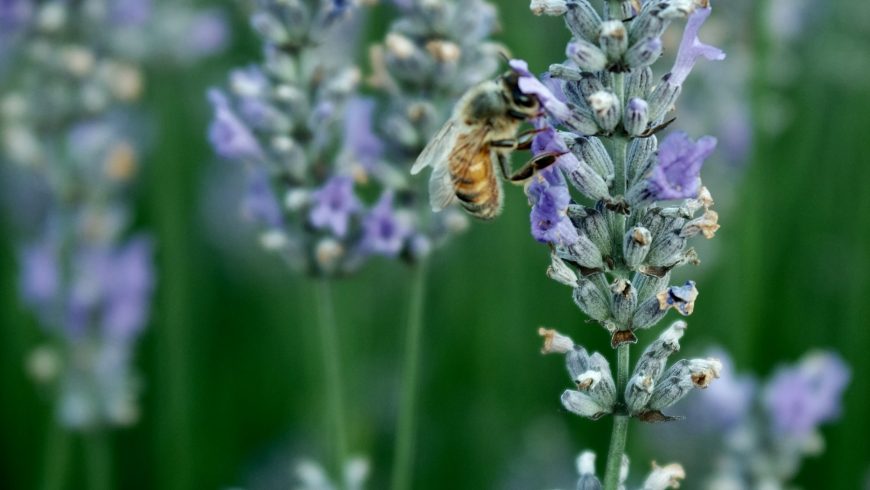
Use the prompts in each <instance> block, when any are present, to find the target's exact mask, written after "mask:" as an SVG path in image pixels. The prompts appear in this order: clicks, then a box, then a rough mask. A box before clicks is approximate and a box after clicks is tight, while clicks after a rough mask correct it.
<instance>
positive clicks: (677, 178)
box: [647, 132, 716, 200]
mask: <svg viewBox="0 0 870 490" xmlns="http://www.w3.org/2000/svg"><path fill="white" fill-rule="evenodd" d="M715 148H716V138H714V137H712V136H704V137H701V138H700V139H698V141H697V142H694V141H692V140H691V138H689V135H687V134H686V133H683V132H676V133H671V134H669V135H668V136H667V137H666V138H665V139H664V140H663V141H662V142H661V144H660V145H659V151H658V163H657V164H656V166H655V167H654V168H653V171H652V172H651V173H650V175H649V177H648V178H647V191H648V192H649V194H650V195H651V196H652V197H653V198H654V199H661V200H668V199H687V198H694V197H697V195H698V191H699V190H700V188H701V166H702V165H703V164H704V160H706V159H707V157H709V156H710V154H711V153H713V150H714V149H715Z"/></svg>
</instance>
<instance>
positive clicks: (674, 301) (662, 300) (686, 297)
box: [656, 281, 698, 316]
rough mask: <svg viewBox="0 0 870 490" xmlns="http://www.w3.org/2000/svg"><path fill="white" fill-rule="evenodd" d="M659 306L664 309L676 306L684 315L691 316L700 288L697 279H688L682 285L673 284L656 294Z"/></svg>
mask: <svg viewBox="0 0 870 490" xmlns="http://www.w3.org/2000/svg"><path fill="white" fill-rule="evenodd" d="M656 298H657V299H658V300H659V307H660V308H661V309H663V310H667V309H668V308H674V309H675V310H677V312H679V313H680V314H681V315H683V316H689V315H691V314H692V311H694V309H695V300H696V299H697V298H698V289H697V288H696V287H695V281H686V283H685V284H683V285H682V286H671V287H669V288H668V289H666V290H664V291H662V292H660V293H659V294H657V295H656Z"/></svg>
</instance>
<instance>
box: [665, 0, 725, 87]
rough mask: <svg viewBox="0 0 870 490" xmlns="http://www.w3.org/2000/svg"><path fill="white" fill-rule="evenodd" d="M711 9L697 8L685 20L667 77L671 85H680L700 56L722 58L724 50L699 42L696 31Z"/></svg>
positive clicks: (723, 57) (714, 58)
mask: <svg viewBox="0 0 870 490" xmlns="http://www.w3.org/2000/svg"><path fill="white" fill-rule="evenodd" d="M711 11H712V9H711V8H710V7H707V8H698V9H695V11H694V12H693V13H692V15H690V16H689V20H688V22H686V30H685V31H684V32H683V39H682V41H680V48H679V50H678V51H677V60H676V62H674V68H673V69H672V70H671V76H670V77H669V78H668V83H670V84H672V85H682V84H683V82H685V81H686V77H688V76H689V72H691V71H692V68H693V67H694V66H695V62H696V61H697V60H698V58H700V57H702V56H703V57H704V58H707V59H708V60H724V59H725V52H724V51H722V50H721V49H719V48H716V47H714V46H710V45H707V44H704V43H702V42H701V40H700V39H698V31H699V30H700V29H701V26H702V25H703V24H704V21H706V20H707V17H709V16H710V12H711Z"/></svg>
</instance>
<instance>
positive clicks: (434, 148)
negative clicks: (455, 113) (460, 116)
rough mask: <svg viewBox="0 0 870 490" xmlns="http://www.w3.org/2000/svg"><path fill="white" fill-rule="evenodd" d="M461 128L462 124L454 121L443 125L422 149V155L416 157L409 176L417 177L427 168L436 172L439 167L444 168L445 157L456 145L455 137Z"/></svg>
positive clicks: (451, 120)
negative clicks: (429, 167)
mask: <svg viewBox="0 0 870 490" xmlns="http://www.w3.org/2000/svg"><path fill="white" fill-rule="evenodd" d="M461 127H462V124H460V123H459V122H458V121H456V120H455V119H450V120H449V121H447V122H446V123H444V126H442V127H441V129H439V130H438V132H437V133H435V136H433V137H432V139H431V140H430V141H429V143H428V144H427V145H426V148H423V151H422V153H420V156H418V157H417V161H416V162H414V166H413V167H411V175H417V174H418V173H420V171H421V170H423V169H424V168H426V167H428V166H431V167H432V168H434V169H436V170H437V169H438V168H439V167H440V166H446V164H447V157H448V156H449V155H450V151H451V150H452V149H453V145H454V144H456V136H457V135H458V133H459V131H460V129H461Z"/></svg>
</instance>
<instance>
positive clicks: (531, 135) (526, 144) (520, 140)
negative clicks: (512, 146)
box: [516, 128, 544, 150]
mask: <svg viewBox="0 0 870 490" xmlns="http://www.w3.org/2000/svg"><path fill="white" fill-rule="evenodd" d="M541 131H544V128H538V129H529V130H528V131H523V132H522V133H520V134H519V135H517V146H516V149H517V150H528V149H529V148H531V147H532V141H534V139H535V135H537V134H538V133H540V132H541Z"/></svg>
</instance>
